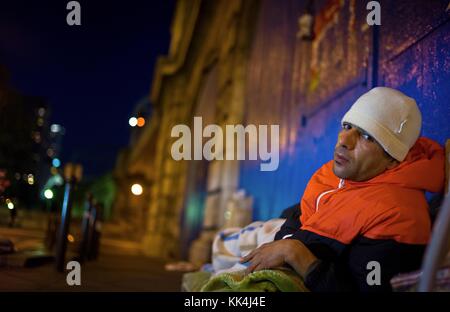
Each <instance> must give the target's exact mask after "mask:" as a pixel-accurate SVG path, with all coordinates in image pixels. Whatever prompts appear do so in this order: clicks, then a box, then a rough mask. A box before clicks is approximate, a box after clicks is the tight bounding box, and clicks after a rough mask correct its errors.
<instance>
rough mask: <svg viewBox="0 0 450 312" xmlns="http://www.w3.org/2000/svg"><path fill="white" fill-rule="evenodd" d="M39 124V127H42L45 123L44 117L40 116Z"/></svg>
mask: <svg viewBox="0 0 450 312" xmlns="http://www.w3.org/2000/svg"><path fill="white" fill-rule="evenodd" d="M36 123H37V125H38V126H39V127H42V126H43V125H44V119H43V118H38V120H37V122H36Z"/></svg>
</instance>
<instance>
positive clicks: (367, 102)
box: [341, 87, 422, 161]
mask: <svg viewBox="0 0 450 312" xmlns="http://www.w3.org/2000/svg"><path fill="white" fill-rule="evenodd" d="M344 122H348V123H351V124H353V125H355V126H357V127H359V128H361V129H363V130H364V131H366V132H367V133H368V134H370V135H371V136H372V137H373V138H374V139H375V140H376V141H377V142H378V143H380V145H381V146H382V147H383V148H384V150H385V151H386V152H387V153H388V154H389V155H391V156H392V157H393V158H395V159H396V160H398V161H403V160H404V159H405V157H406V154H408V151H409V149H410V148H411V147H412V146H413V145H414V143H415V142H416V140H417V138H418V137H419V134H420V130H421V127H422V115H421V113H420V110H419V108H418V107H417V104H416V101H415V100H414V99H412V98H410V97H408V96H406V95H405V94H403V93H401V92H400V91H397V90H394V89H391V88H386V87H377V88H373V89H372V90H370V91H369V92H367V93H365V94H363V95H362V96H361V97H360V98H359V99H358V100H356V102H355V103H354V104H353V105H352V107H351V108H350V110H349V111H348V112H347V113H346V114H345V115H344V117H343V118H342V121H341V123H342V124H343V123H344Z"/></svg>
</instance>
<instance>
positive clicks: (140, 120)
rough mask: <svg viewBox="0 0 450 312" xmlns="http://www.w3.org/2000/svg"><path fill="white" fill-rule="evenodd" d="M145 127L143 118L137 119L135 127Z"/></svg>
mask: <svg viewBox="0 0 450 312" xmlns="http://www.w3.org/2000/svg"><path fill="white" fill-rule="evenodd" d="M144 125H145V119H144V117H139V118H138V119H137V126H138V127H143V126H144Z"/></svg>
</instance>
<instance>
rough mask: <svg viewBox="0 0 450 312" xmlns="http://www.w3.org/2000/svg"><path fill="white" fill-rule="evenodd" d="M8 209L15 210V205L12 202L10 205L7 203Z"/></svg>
mask: <svg viewBox="0 0 450 312" xmlns="http://www.w3.org/2000/svg"><path fill="white" fill-rule="evenodd" d="M7 206H8V209H10V210H13V209H14V204H13V203H12V202H11V201H10V202H9V203H7Z"/></svg>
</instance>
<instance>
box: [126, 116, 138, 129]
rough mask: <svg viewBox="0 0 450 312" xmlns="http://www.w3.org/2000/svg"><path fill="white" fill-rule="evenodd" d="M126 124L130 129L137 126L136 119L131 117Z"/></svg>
mask: <svg viewBox="0 0 450 312" xmlns="http://www.w3.org/2000/svg"><path fill="white" fill-rule="evenodd" d="M128 124H129V125H130V126H131V127H136V126H137V124H138V120H137V118H136V117H131V118H130V119H129V120H128Z"/></svg>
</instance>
